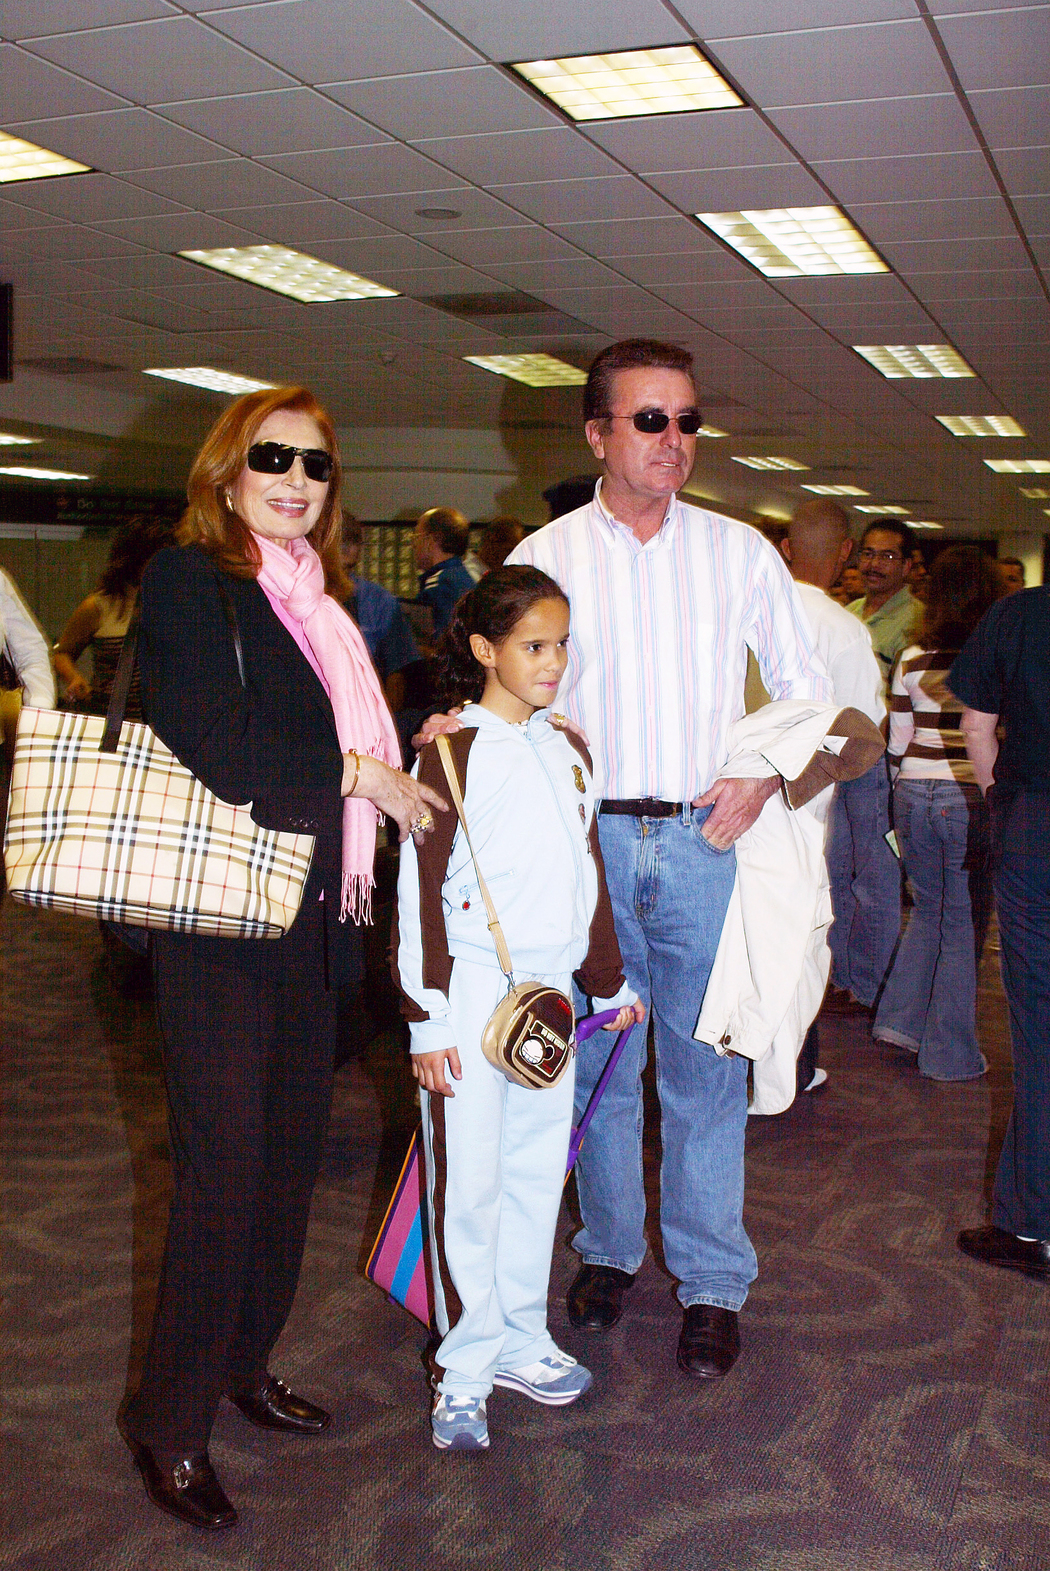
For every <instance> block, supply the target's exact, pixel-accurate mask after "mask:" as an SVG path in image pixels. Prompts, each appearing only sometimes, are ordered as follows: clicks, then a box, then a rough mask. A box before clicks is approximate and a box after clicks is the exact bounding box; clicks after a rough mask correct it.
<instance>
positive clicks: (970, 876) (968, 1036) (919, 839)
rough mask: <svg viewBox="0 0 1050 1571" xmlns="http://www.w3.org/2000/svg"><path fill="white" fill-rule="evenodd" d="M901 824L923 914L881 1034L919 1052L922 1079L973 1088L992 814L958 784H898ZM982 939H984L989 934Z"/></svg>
mask: <svg viewBox="0 0 1050 1571" xmlns="http://www.w3.org/2000/svg"><path fill="white" fill-rule="evenodd" d="M893 821H894V826H895V828H896V831H897V841H898V844H899V845H900V848H901V855H902V857H903V859H904V870H905V872H906V873H907V875H908V880H909V882H910V884H911V889H912V895H913V897H914V900H915V906H914V909H913V910H912V913H911V916H910V918H909V920H908V926H907V929H906V930H905V934H904V938H903V939H902V941H901V946H900V949H899V950H898V951H897V958H896V960H895V961H894V965H893V970H892V971H891V972H890V976H889V980H888V982H887V983H886V987H885V989H884V991H883V994H882V999H881V1001H880V1003H879V1012H878V1015H877V1017H876V1020H875V1035H876V1036H877V1037H882V1038H883V1040H886V1041H891V1042H897V1043H899V1045H900V1046H901V1047H907V1048H911V1049H913V1050H914V1051H915V1052H917V1053H918V1055H919V1072H920V1074H924V1075H929V1077H930V1078H931V1079H932V1080H972V1079H973V1078H974V1077H975V1076H977V1075H981V1074H983V1073H984V1070H985V1067H986V1065H985V1061H984V1058H983V1056H982V1054H981V1050H980V1048H979V1047H978V1046H977V1021H976V1009H977V953H976V951H977V943H976V941H975V937H974V912H975V910H976V911H977V912H978V913H979V912H980V909H981V907H982V904H983V901H982V899H981V898H980V896H979V895H978V897H977V899H974V898H973V896H972V893H971V891H974V892H975V893H976V887H977V886H978V885H979V884H980V883H981V882H982V881H986V880H987V877H988V833H987V821H988V815H987V810H986V808H985V805H984V802H983V801H982V800H981V798H980V796H979V795H978V794H977V792H976V788H974V791H973V792H971V793H967V792H964V791H963V789H962V787H961V786H959V785H956V784H955V783H954V781H951V780H908V779H900V780H898V782H897V784H896V786H895V787H894V792H893ZM982 936H983V935H982Z"/></svg>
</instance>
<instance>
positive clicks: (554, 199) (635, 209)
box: [492, 175, 672, 225]
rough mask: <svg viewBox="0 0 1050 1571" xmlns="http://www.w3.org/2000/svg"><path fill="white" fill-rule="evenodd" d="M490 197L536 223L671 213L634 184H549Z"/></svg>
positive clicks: (623, 179) (628, 179)
mask: <svg viewBox="0 0 1050 1571" xmlns="http://www.w3.org/2000/svg"><path fill="white" fill-rule="evenodd" d="M492 194H493V196H498V197H500V198H501V199H502V200H503V201H505V202H506V203H507V204H508V205H509V206H511V207H514V208H516V209H517V210H518V211H519V212H521V213H525V214H526V215H527V216H528V217H529V218H535V219H536V220H537V221H538V222H539V223H546V224H558V225H560V224H571V223H578V222H581V221H583V220H585V219H588V218H590V219H609V218H665V217H670V216H671V215H672V209H671V208H670V207H669V206H668V204H667V203H666V202H663V201H661V200H660V198H659V197H658V196H656V195H655V194H654V193H653V192H652V191H649V190H647V189H646V188H645V186H643V185H642V184H641V183H640V182H639V181H638V180H635V179H634V178H633V177H632V176H630V175H620V176H617V177H615V178H613V179H607V180H553V181H549V182H545V183H538V184H529V185H504V186H497V187H495V188H494V190H493V192H492Z"/></svg>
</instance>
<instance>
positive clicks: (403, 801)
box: [343, 753, 448, 845]
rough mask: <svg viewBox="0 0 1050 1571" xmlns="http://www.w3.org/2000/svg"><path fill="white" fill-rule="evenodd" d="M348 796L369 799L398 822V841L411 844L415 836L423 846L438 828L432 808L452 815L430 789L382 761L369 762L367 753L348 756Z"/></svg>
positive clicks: (345, 775) (345, 774)
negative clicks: (424, 841)
mask: <svg viewBox="0 0 1050 1571" xmlns="http://www.w3.org/2000/svg"><path fill="white" fill-rule="evenodd" d="M358 763H359V764H360V767H359V768H358ZM355 769H356V770H357V775H356V782H355V774H354V771H355ZM348 785H353V791H352V792H349V793H348V792H347V786H348ZM347 794H349V795H352V796H354V797H367V799H368V800H369V801H370V802H374V803H375V805H376V807H378V809H379V811H380V812H381V813H388V814H389V815H390V817H391V818H393V819H395V820H396V821H397V827H398V829H399V830H400V834H399V836H398V838H399V839H400V840H407V839H408V837H409V835H410V834H414V835H415V837H416V844H417V845H421V844H422V841H423V836H424V835H425V834H427V833H428V832H429V831H430V830H432V829H433V828H434V814H433V813H432V812H431V808H435V807H436V808H437V810H438V812H439V813H447V812H448V803H447V802H446V801H445V800H444V799H443V798H442V797H440V796H438V794H437V792H436V791H432V790H431V789H430V787H429V786H425V785H420V783H419V781H418V780H413V778H412V776H411V775H406V774H405V773H404V771H403V770H401V769H391V768H390V765H389V764H384V763H383V762H382V760H381V759H378V758H369V757H368V756H367V755H366V754H364V753H361V754H359V755H357V757H356V758H355V756H354V754H353V753H347V754H345V755H344V764H343V795H344V796H346V795H347Z"/></svg>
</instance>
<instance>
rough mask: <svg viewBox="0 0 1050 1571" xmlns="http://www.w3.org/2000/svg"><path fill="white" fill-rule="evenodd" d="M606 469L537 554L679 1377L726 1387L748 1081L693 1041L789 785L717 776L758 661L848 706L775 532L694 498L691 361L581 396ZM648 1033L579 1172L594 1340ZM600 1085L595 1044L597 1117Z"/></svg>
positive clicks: (586, 1311)
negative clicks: (621, 977)
mask: <svg viewBox="0 0 1050 1571" xmlns="http://www.w3.org/2000/svg"><path fill="white" fill-rule="evenodd" d="M584 414H585V419H586V434H587V440H588V442H589V443H590V445H591V449H592V451H593V452H594V454H595V456H596V458H598V460H599V461H600V463H601V465H602V478H601V480H600V482H599V485H598V487H597V489H596V492H595V496H594V499H593V500H592V501H591V502H589V503H588V504H587V506H585V507H581V508H578V509H577V510H576V511H575V512H573V513H569V514H567V515H566V516H565V517H563V518H559V519H557V520H556V521H555V522H553V523H551V524H549V525H548V526H547V528H546V529H541V530H539V531H538V532H537V533H536V534H534V535H532V536H530V537H529V538H528V539H526V540H525V541H523V542H522V544H521V545H519V546H518V547H517V548H516V549H515V550H514V552H512V554H511V556H510V558H509V559H508V560H509V561H511V562H524V563H528V564H531V565H533V566H535V567H539V568H541V569H542V570H543V571H544V572H546V573H549V574H550V576H551V577H552V578H553V579H555V581H556V582H557V583H559V584H560V585H561V586H562V588H563V589H564V590H565V592H566V593H567V595H568V597H569V601H570V604H571V607H572V631H571V637H570V642H569V664H568V669H567V671H566V674H565V678H564V681H563V683H562V687H561V689H560V690H559V693H558V699H557V707H559V708H561V709H563V710H564V711H565V713H566V714H567V715H568V716H569V718H570V719H571V720H572V721H574V722H575V723H576V724H577V725H578V726H579V727H580V728H581V729H582V730H583V731H584V732H585V734H586V735H587V737H588V739H589V741H590V745H591V748H592V752H593V754H594V776H595V789H596V791H597V792H598V794H599V796H600V797H601V798H602V800H601V803H600V806H599V820H598V822H599V835H600V839H601V845H602V853H603V856H604V860H605V866H606V873H607V877H608V882H609V891H610V894H611V896H612V902H613V911H614V915H615V919H616V930H617V936H618V937H619V940H620V948H621V951H622V953H623V959H624V966H625V969H626V972H627V976H628V979H629V981H630V984H631V986H632V987H633V988H634V989H635V990H636V991H637V993H638V995H639V997H640V998H641V999H642V1000H643V1002H644V1003H645V1004H646V1006H647V1007H648V1006H649V1005H650V1002H651V1006H652V1014H653V1021H654V1029H655V1043H656V1058H657V1087H658V1091H659V1096H660V1106H661V1132H662V1140H663V1170H662V1180H661V1191H662V1192H661V1208H660V1220H661V1229H662V1236H663V1244H664V1257H665V1259H666V1261H667V1265H668V1268H669V1269H670V1270H671V1272H672V1273H673V1275H674V1276H675V1277H677V1278H678V1282H679V1287H678V1297H679V1301H680V1302H681V1304H682V1306H683V1310H684V1316H683V1325H682V1333H681V1337H680V1340H679V1344H678V1363H679V1366H680V1368H681V1369H682V1370H683V1371H684V1372H685V1373H687V1374H690V1375H694V1376H698V1377H700V1378H708V1379H710V1378H716V1377H718V1376H720V1375H724V1374H725V1373H726V1372H727V1371H728V1369H729V1368H730V1367H731V1366H732V1364H733V1362H734V1360H735V1359H736V1356H737V1354H738V1352H739V1348H740V1341H739V1331H738V1327H737V1312H738V1310H739V1309H740V1307H741V1305H742V1303H743V1301H744V1298H745V1297H746V1295H747V1290H748V1287H749V1285H750V1283H751V1282H752V1281H753V1280H754V1278H755V1275H756V1272H757V1261H756V1259H755V1252H754V1250H753V1248H752V1246H751V1242H750V1240H749V1238H748V1236H747V1233H746V1231H745V1229H744V1223H743V1198H744V1130H745V1124H746V1118H747V1066H746V1062H745V1060H744V1059H743V1058H740V1057H733V1056H725V1057H720V1056H719V1055H718V1054H716V1053H715V1051H714V1050H713V1049H712V1048H710V1047H708V1046H706V1045H705V1044H702V1043H699V1042H696V1041H694V1040H693V1028H694V1026H695V1024H696V1020H697V1016H698V1014H699V1010H700V1005H701V1002H702V1000H703V995H704V990H705V988H706V985H707V979H708V976H709V974H710V970H711V965H712V962H713V960H714V955H715V950H716V949H717V947H718V940H719V936H720V934H721V930H722V923H723V920H724V917H725V912H726V908H727V906H728V903H729V896H730V893H731V891H732V887H733V882H734V877H735V852H734V850H733V843H734V841H735V840H736V839H737V838H738V837H739V836H740V835H741V834H742V833H743V832H744V831H745V830H746V829H747V828H749V827H750V825H751V824H752V823H754V821H755V819H756V818H757V817H758V814H759V813H760V812H761V810H762V806H763V804H764V803H765V802H766V801H767V800H768V798H769V797H770V796H771V795H772V794H773V793H774V792H775V791H776V789H777V788H778V785H779V781H778V780H777V779H776V778H773V779H772V780H766V779H762V780H753V779H749V780H719V779H717V778H716V776H717V774H718V771H719V769H720V767H721V766H722V765H723V764H724V762H725V759H726V756H727V738H728V732H729V727H730V726H731V725H732V723H733V722H734V721H735V720H737V719H739V718H740V716H741V715H742V714H743V713H744V676H745V672H746V664H747V650H748V648H751V649H752V650H753V651H754V653H755V656H756V658H757V660H758V663H759V667H760V670H761V674H762V679H763V682H764V684H765V687H766V690H767V691H768V692H769V694H770V696H771V697H772V698H774V699H807V700H814V699H816V700H821V701H829V702H830V701H831V699H832V692H831V684H830V682H829V681H828V679H827V676H826V674H825V671H824V667H823V664H822V663H821V661H820V658H819V656H818V655H817V654H816V653H815V651H814V648H813V642H812V637H811V634H810V630H809V624H808V622H807V620H806V616H805V613H804V611H803V610H802V607H801V605H800V603H799V599H798V596H797V594H796V592H795V589H794V587H793V585H792V583H791V579H790V577H789V575H788V573H787V572H786V570H785V568H784V564H783V562H782V561H781V560H780V558H779V557H778V555H777V553H776V552H775V551H774V550H773V548H772V546H770V545H769V543H768V542H767V541H766V540H764V539H763V537H762V536H761V535H760V534H759V533H758V531H757V530H753V529H749V528H748V527H747V526H746V525H744V524H740V523H736V522H734V521H733V520H731V519H728V518H724V517H722V516H720V515H719V514H717V513H709V512H705V511H701V510H700V509H699V508H695V507H690V506H687V505H686V504H685V503H683V502H682V501H680V500H679V497H678V494H677V493H678V492H679V491H680V490H681V488H682V486H683V485H684V484H685V482H686V480H687V479H688V478H689V474H690V471H691V469H692V466H693V459H694V456H695V452H696V432H697V430H698V428H699V426H700V422H701V416H700V414H699V412H698V409H697V400H696V388H695V385H694V382H693V375H692V357H691V356H690V355H689V354H687V353H686V351H685V350H683V349H680V348H678V347H677V346H676V345H673V344H659V343H654V342H652V341H650V340H646V339H631V340H627V341H626V342H624V343H620V344H614V345H613V346H612V347H611V348H610V349H607V350H605V351H603V353H602V354H600V355H599V356H598V358H597V359H596V360H595V362H594V364H593V365H592V367H591V370H590V375H589V377H588V381H587V387H586V389H585V392H584ZM645 1058H646V1049H645V1039H644V1033H642V1032H635V1034H634V1037H633V1038H632V1040H631V1042H630V1043H629V1044H628V1047H627V1050H626V1052H625V1055H624V1058H623V1060H622V1061H621V1064H620V1066H619V1069H618V1071H617V1073H616V1075H615V1076H614V1077H613V1080H612V1083H611V1084H610V1086H609V1089H608V1090H607V1092H606V1093H605V1096H604V1098H603V1100H602V1102H601V1104H600V1106H599V1108H598V1112H597V1114H596V1116H595V1118H594V1121H593V1122H592V1124H591V1126H590V1130H589V1132H588V1136H587V1142H586V1145H585V1147H584V1152H583V1155H582V1156H581V1158H580V1162H579V1164H578V1166H577V1169H576V1172H577V1184H578V1191H579V1197H580V1209H581V1213H582V1216H583V1228H582V1230H581V1232H580V1233H579V1234H578V1235H577V1237H576V1239H575V1240H574V1248H575V1249H576V1250H577V1252H578V1253H579V1254H580V1255H581V1256H582V1258H583V1265H582V1267H581V1270H580V1272H579V1274H578V1276H577V1278H576V1281H575V1282H574V1283H573V1286H572V1288H571V1290H570V1293H569V1299H568V1304H569V1317H570V1320H571V1321H572V1323H573V1324H574V1325H576V1326H581V1327H584V1328H587V1329H591V1330H604V1329H606V1328H608V1327H609V1326H611V1325H613V1324H615V1322H616V1320H617V1319H618V1318H619V1315H620V1312H621V1308H622V1301H623V1296H624V1293H625V1291H626V1290H627V1288H629V1287H630V1285H631V1283H632V1281H633V1279H634V1275H635V1273H636V1272H637V1271H638V1270H639V1268H640V1267H641V1264H642V1261H643V1259H644V1257H645V1248H646V1246H645V1235H644V1221H645V1195H644V1189H643V1183H642V1149H641V1147H642V1140H641V1129H642V1093H641V1072H642V1068H643V1066H644V1064H645ZM601 1068H602V1051H601V1047H600V1046H598V1045H595V1046H594V1047H593V1048H591V1047H590V1045H589V1044H588V1046H587V1047H585V1048H584V1049H583V1051H582V1052H581V1055H580V1060H579V1063H578V1067H577V1103H578V1108H582V1107H583V1106H584V1105H585V1103H586V1101H587V1099H588V1097H589V1096H590V1093H591V1089H592V1087H593V1085H594V1083H595V1081H596V1079H597V1077H598V1074H599V1073H600V1070H601Z"/></svg>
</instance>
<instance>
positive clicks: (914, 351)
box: [853, 344, 977, 377]
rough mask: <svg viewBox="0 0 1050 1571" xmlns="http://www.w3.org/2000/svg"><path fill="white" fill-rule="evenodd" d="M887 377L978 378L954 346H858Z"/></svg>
mask: <svg viewBox="0 0 1050 1571" xmlns="http://www.w3.org/2000/svg"><path fill="white" fill-rule="evenodd" d="M853 347H854V349H855V350H856V352H857V354H858V355H863V356H864V358H865V360H868V361H870V363H871V364H872V365H873V366H874V367H875V369H876V371H881V372H882V374H883V376H889V377H898V376H923V377H928V376H976V375H977V372H976V371H974V370H973V369H972V367H971V366H968V365H967V364H966V361H965V360H964V359H963V357H962V355H961V354H959V353H958V352H957V351H956V350H954V349H953V348H952V346H951V345H950V344H854V345H853Z"/></svg>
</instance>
